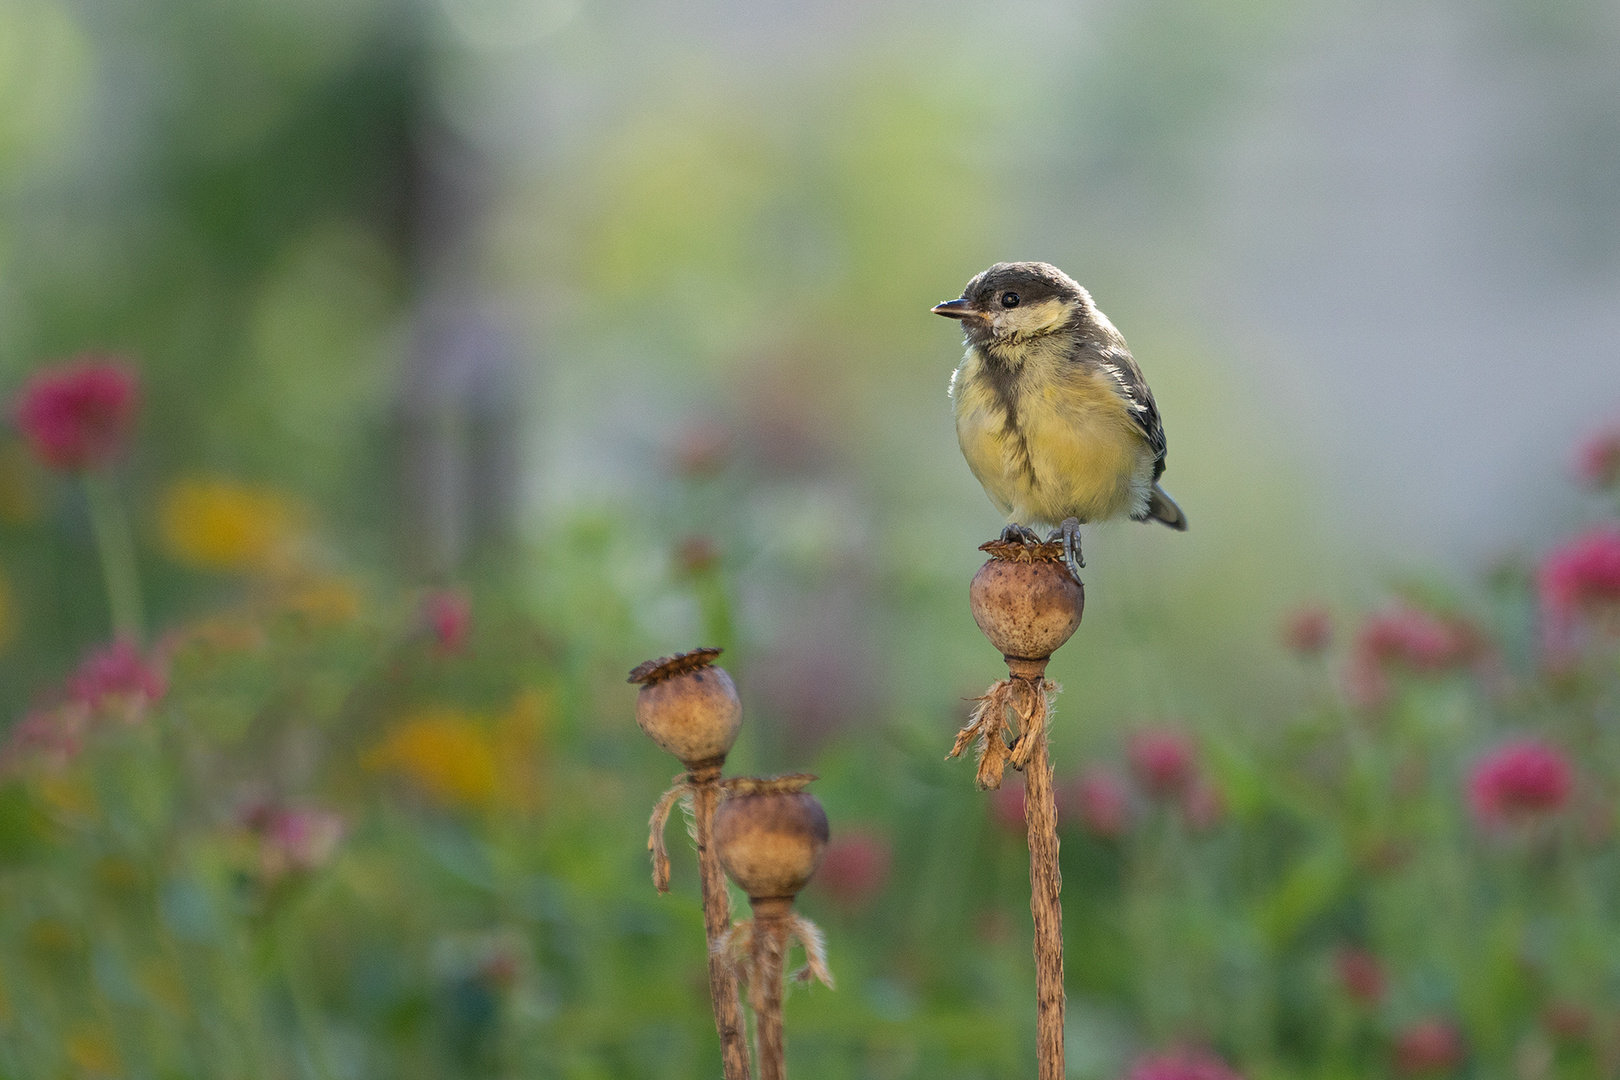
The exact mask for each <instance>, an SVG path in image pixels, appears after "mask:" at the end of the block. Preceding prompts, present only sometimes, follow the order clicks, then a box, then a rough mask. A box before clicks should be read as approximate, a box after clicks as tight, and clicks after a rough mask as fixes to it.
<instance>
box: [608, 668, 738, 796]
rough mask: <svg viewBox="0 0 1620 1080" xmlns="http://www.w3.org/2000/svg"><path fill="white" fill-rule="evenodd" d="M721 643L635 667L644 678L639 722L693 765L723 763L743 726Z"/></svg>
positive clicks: (636, 676)
mask: <svg viewBox="0 0 1620 1080" xmlns="http://www.w3.org/2000/svg"><path fill="white" fill-rule="evenodd" d="M719 655H720V650H719V649H694V650H692V651H691V652H689V653H677V654H675V655H674V656H666V657H663V658H662V659H659V660H649V661H647V662H646V663H645V664H642V665H641V666H639V667H637V668H636V669H635V670H634V671H632V672H631V673H630V679H629V681H630V682H633V683H640V684H641V692H640V693H639V694H637V695H636V724H637V726H639V727H640V728H641V730H642V731H645V732H646V733H647V734H648V735H649V736H650V737H651V738H652V741H653V742H655V743H657V744H658V745H659V747H660V748H661V749H663V750H664V751H665V752H666V753H669V754H672V755H673V756H675V757H677V758H679V759H680V761H681V764H683V765H685V766H686V767H687V768H688V769H695V768H697V767H698V766H700V765H711V764H717V763H718V762H719V761H721V760H722V759H723V758H725V756H726V754H728V753H730V752H731V745H732V744H733V743H735V742H736V741H737V732H738V730H740V729H741V727H742V702H740V701H739V700H738V699H737V687H736V685H735V684H734V683H732V681H731V676H730V675H727V674H726V672H725V669H724V668H717V667H715V666H714V658H715V657H717V656H719Z"/></svg>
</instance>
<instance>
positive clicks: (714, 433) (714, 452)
mask: <svg viewBox="0 0 1620 1080" xmlns="http://www.w3.org/2000/svg"><path fill="white" fill-rule="evenodd" d="M731 444H732V433H731V429H730V428H728V427H726V426H725V425H724V424H720V423H715V422H712V421H711V422H704V423H697V424H693V425H692V426H690V427H688V428H687V429H686V430H684V431H682V432H681V433H680V434H679V435H677V436H676V438H675V445H674V446H673V447H671V452H670V458H671V459H672V461H673V463H674V465H675V471H676V472H678V473H679V474H680V475H682V476H684V477H687V478H689V479H699V480H700V479H704V478H706V477H710V476H714V475H716V474H717V473H719V472H720V471H721V470H722V469H724V468H725V467H726V463H727V461H728V460H729V459H730V457H731Z"/></svg>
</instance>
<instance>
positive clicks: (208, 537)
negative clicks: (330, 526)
mask: <svg viewBox="0 0 1620 1080" xmlns="http://www.w3.org/2000/svg"><path fill="white" fill-rule="evenodd" d="M161 525H162V532H163V544H164V547H165V548H167V549H168V552H169V554H170V555H171V556H173V557H174V559H175V561H177V562H180V563H183V564H184V565H186V566H194V567H197V568H198V569H202V570H226V571H236V572H250V573H265V572H269V571H275V570H280V569H283V568H285V567H286V566H287V564H288V562H289V561H290V560H291V558H292V557H293V556H294V555H295V553H296V550H297V548H298V545H299V541H300V539H301V538H302V536H303V531H304V529H303V514H302V513H301V512H300V510H299V508H298V506H297V504H296V503H295V502H294V501H293V500H291V499H289V498H288V497H287V496H285V495H283V494H281V493H280V492H278V491H274V490H272V489H270V488H263V487H254V486H251V485H248V484H241V483H237V482H236V481H234V480H226V479H221V478H217V477H215V478H196V477H194V478H191V479H186V480H180V481H177V482H175V483H174V484H171V485H170V486H169V490H168V491H167V492H165V493H164V496H163V507H162V511H161Z"/></svg>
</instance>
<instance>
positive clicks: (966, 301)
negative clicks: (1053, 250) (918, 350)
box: [932, 262, 1091, 345]
mask: <svg viewBox="0 0 1620 1080" xmlns="http://www.w3.org/2000/svg"><path fill="white" fill-rule="evenodd" d="M932 310H933V312H934V314H935V315H944V316H945V317H946V318H949V319H960V320H961V321H962V329H963V331H964V332H966V334H967V337H968V340H969V341H971V342H973V343H974V344H976V345H1007V344H1015V343H1017V342H1020V341H1027V340H1029V339H1030V338H1035V337H1040V336H1041V335H1043V334H1050V333H1054V332H1056V331H1058V330H1061V329H1063V328H1064V327H1065V326H1067V325H1069V324H1070V322H1071V321H1072V320H1075V319H1076V317H1077V316H1078V317H1079V318H1081V319H1083V318H1085V316H1086V315H1087V314H1088V313H1089V312H1090V311H1091V296H1090V294H1088V293H1087V292H1086V290H1085V289H1083V288H1081V287H1080V286H1079V285H1078V284H1076V283H1075V280H1074V279H1073V278H1071V277H1070V276H1069V275H1068V274H1065V273H1064V272H1063V271H1061V270H1059V269H1058V268H1057V267H1055V266H1053V265H1051V264H1050V263H1043V262H1014V263H996V265H994V266H992V267H991V268H990V269H988V270H986V271H984V272H983V273H982V274H979V275H978V276H977V277H975V278H974V279H973V280H972V281H970V282H968V283H967V288H965V289H963V290H962V296H961V298H960V299H957V300H947V301H945V302H944V303H943V304H937V305H935V306H934V308H933V309H932Z"/></svg>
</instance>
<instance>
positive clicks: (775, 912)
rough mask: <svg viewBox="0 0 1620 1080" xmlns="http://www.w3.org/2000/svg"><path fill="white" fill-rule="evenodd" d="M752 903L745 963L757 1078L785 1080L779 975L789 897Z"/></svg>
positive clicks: (789, 911)
mask: <svg viewBox="0 0 1620 1080" xmlns="http://www.w3.org/2000/svg"><path fill="white" fill-rule="evenodd" d="M751 902H752V904H753V907H754V939H753V950H754V955H753V957H752V959H751V962H750V964H749V967H750V972H751V973H750V975H749V985H748V993H749V996H750V997H751V998H752V1004H753V1006H754V1035H755V1037H756V1039H757V1040H758V1043H759V1045H758V1052H759V1080H787V1045H786V1043H785V1041H784V1040H783V1038H782V979H783V976H784V974H785V971H784V969H785V968H786V967H787V951H788V932H789V929H790V926H789V922H788V920H789V918H790V917H791V916H792V913H793V900H792V899H791V898H769V899H765V898H762V899H759V900H753V901H751Z"/></svg>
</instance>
